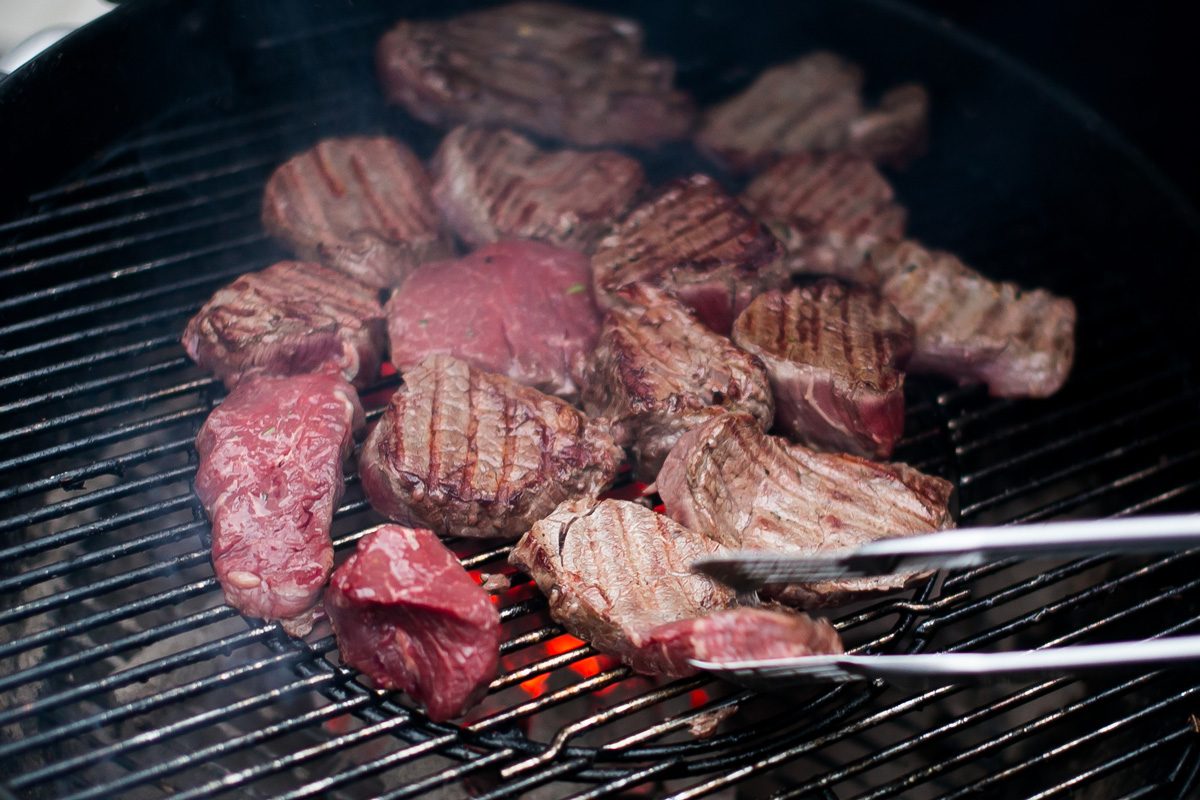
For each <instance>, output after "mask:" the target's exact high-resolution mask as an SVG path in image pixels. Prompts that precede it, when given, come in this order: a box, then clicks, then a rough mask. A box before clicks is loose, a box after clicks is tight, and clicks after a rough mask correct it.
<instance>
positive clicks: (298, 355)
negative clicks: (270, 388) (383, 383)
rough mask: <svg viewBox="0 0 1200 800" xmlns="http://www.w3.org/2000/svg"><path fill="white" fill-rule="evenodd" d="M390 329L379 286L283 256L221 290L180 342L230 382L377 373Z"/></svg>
mask: <svg viewBox="0 0 1200 800" xmlns="http://www.w3.org/2000/svg"><path fill="white" fill-rule="evenodd" d="M385 338H386V330H385V323H384V316H383V306H381V305H380V304H379V299H378V298H377V297H376V296H375V292H373V291H371V290H370V289H368V288H367V287H365V286H362V285H360V284H358V283H355V282H354V281H348V280H346V278H345V276H344V275H342V274H341V273H340V272H337V271H335V270H332V269H329V268H328V267H324V266H321V265H320V264H310V263H308V262H304V261H281V262H280V263H278V264H275V265H274V266H271V267H267V268H266V269H264V270H262V271H261V272H252V273H250V274H248V275H243V276H241V277H240V278H238V279H237V280H235V281H234V282H233V283H231V284H229V285H228V286H226V287H224V288H222V289H218V290H217V292H216V294H214V295H213V296H212V299H211V300H209V301H208V302H207V303H205V305H204V307H203V308H201V309H200V311H199V312H198V313H197V314H196V316H194V317H192V319H191V320H190V321H189V322H188V324H187V327H186V328H185V329H184V332H183V348H184V349H185V350H187V353H188V355H189V356H191V357H192V360H193V361H195V362H196V363H197V364H199V365H200V366H202V367H204V368H205V369H207V370H210V371H211V372H213V373H214V374H215V375H216V376H217V377H218V378H220V379H221V380H222V381H224V382H225V385H226V386H228V387H229V388H233V387H234V386H235V385H237V382H238V381H239V380H241V379H242V378H243V377H244V376H246V375H250V374H258V373H262V374H266V375H297V374H302V373H305V372H333V373H337V374H341V375H342V377H344V378H345V379H346V380H347V381H350V382H351V383H354V384H356V385H358V386H363V385H366V384H368V383H370V382H371V381H373V380H374V379H376V378H377V377H378V376H379V365H380V363H381V361H382V360H383V348H384V343H385Z"/></svg>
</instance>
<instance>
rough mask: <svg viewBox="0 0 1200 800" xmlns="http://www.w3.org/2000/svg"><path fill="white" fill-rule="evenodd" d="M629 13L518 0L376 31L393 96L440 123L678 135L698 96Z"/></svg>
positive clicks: (606, 140)
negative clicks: (678, 81) (655, 53)
mask: <svg viewBox="0 0 1200 800" xmlns="http://www.w3.org/2000/svg"><path fill="white" fill-rule="evenodd" d="M642 38H643V36H642V28H641V26H640V25H639V24H638V23H636V22H634V21H633V20H629V19H624V18H621V17H614V16H610V15H608V14H602V13H599V12H595V11H588V10H584V9H581V8H573V7H571V6H567V5H560V4H558V3H545V2H521V3H512V4H509V5H504V6H498V7H495V8H489V9H483V10H479V11H473V12H470V13H467V14H462V15H460V16H457V17H453V18H451V19H447V20H444V21H434V22H429V21H419V22H415V21H413V22H410V21H403V22H400V23H399V24H398V25H396V27H394V28H393V29H392V30H391V31H389V32H388V33H387V34H386V35H385V36H384V37H383V38H382V39H381V40H380V42H379V46H378V48H377V49H376V64H377V67H378V71H379V79H380V82H381V83H382V84H383V88H384V93H385V94H386V95H387V98H388V99H389V100H390V101H392V102H394V103H398V104H400V105H402V106H404V108H405V109H407V110H408V112H409V113H410V114H412V115H413V116H415V117H417V118H418V119H421V120H424V121H425V122H429V123H431V124H435V125H449V124H454V123H458V122H472V123H487V124H497V125H510V126H513V127H516V128H522V129H524V130H527V131H532V132H533V133H537V134H541V135H543V136H552V137H555V138H559V139H565V140H566V141H569V142H575V143H576V144H581V145H602V144H632V145H640V146H646V147H649V146H653V145H657V144H659V143H661V142H664V141H669V140H672V139H679V138H682V137H683V136H684V135H686V134H687V131H688V128H689V127H690V126H691V122H692V118H693V116H694V109H693V106H692V102H691V100H690V99H689V97H688V96H687V94H685V93H684V92H682V91H680V90H678V89H676V88H674V81H675V66H674V64H673V63H672V62H671V61H670V60H669V59H664V58H651V57H648V56H647V55H646V54H645V53H643V50H642Z"/></svg>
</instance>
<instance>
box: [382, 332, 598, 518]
mask: <svg viewBox="0 0 1200 800" xmlns="http://www.w3.org/2000/svg"><path fill="white" fill-rule="evenodd" d="M621 455H622V453H621V448H619V447H617V445H616V443H615V442H614V441H613V439H612V436H611V435H610V434H609V433H608V431H607V429H606V426H602V425H600V424H598V423H595V422H592V421H591V420H589V419H588V418H587V417H585V416H584V415H583V414H582V413H581V412H579V411H577V410H576V409H574V408H572V407H571V406H569V405H567V404H566V403H564V402H563V401H562V400H559V399H557V398H554V397H550V396H548V395H544V394H542V393H541V392H539V391H537V390H536V389H530V388H529V387H527V386H521V385H520V384H517V383H514V382H513V381H511V380H509V379H508V378H505V377H503V376H501V375H494V374H492V373H490V372H483V371H482V370H477V369H475V368H473V367H470V366H468V365H467V364H466V363H465V362H463V361H459V360H458V359H455V358H452V357H450V356H430V357H429V358H427V359H425V360H424V361H422V362H421V363H420V364H418V365H417V366H416V367H415V368H413V369H412V370H410V371H408V372H407V373H405V376H404V386H402V387H401V388H400V390H399V391H397V392H396V394H395V395H393V396H392V400H391V403H390V404H389V405H388V407H387V409H386V410H385V411H384V413H383V417H382V419H380V421H379V424H378V425H376V426H375V429H374V430H373V431H371V434H370V435H369V436H368V437H367V441H366V444H364V445H363V450H362V458H361V461H360V462H359V475H360V476H361V477H362V483H363V490H364V491H365V492H366V494H367V498H368V499H369V500H370V502H371V505H372V506H374V507H375V509H376V510H377V511H379V512H380V513H381V514H383V515H385V516H387V517H390V518H391V519H394V520H397V521H399V522H403V523H404V524H406V525H412V526H415V527H422V528H432V529H433V530H435V531H437V532H438V533H441V534H453V535H456V536H479V537H509V538H515V537H517V536H520V535H521V534H523V533H525V532H526V531H527V530H529V527H530V526H531V525H533V523H534V522H536V521H537V520H539V519H541V518H542V517H544V516H546V515H547V514H549V513H550V512H551V511H552V510H553V509H554V507H555V506H557V505H558V504H559V503H560V502H562V501H563V500H567V499H570V498H577V497H592V496H595V495H597V494H599V493H600V492H602V491H603V490H604V489H605V488H607V487H608V486H609V485H610V484H611V483H612V481H613V479H614V478H615V477H616V474H617V467H618V466H619V465H620V463H621Z"/></svg>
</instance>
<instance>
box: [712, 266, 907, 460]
mask: <svg viewBox="0 0 1200 800" xmlns="http://www.w3.org/2000/svg"><path fill="white" fill-rule="evenodd" d="M733 341H734V342H736V343H737V344H738V346H740V347H742V348H744V349H745V350H746V351H747V352H749V353H753V354H754V355H756V356H758V357H759V358H760V359H762V361H763V363H764V364H766V367H767V374H768V375H769V376H770V378H771V389H772V391H773V392H774V394H775V406H776V413H775V422H776V424H777V425H778V426H779V428H781V429H782V430H783V431H784V432H785V433H787V434H788V435H789V436H791V437H792V438H793V439H797V440H799V441H802V442H804V443H806V444H808V445H811V446H813V447H818V448H822V449H826V450H836V451H840V452H846V453H855V454H857V455H863V456H870V457H874V458H886V457H887V456H889V455H891V453H892V450H893V449H894V448H895V445H896V441H897V440H898V439H899V438H900V436H901V434H902V433H904V373H903V372H901V371H900V368H901V367H902V366H903V365H904V363H905V362H906V361H907V359H908V357H909V356H910V355H911V353H912V342H913V330H912V325H910V324H909V322H908V320H906V319H904V318H903V317H902V316H900V312H898V311H896V309H895V308H893V307H892V305H891V303H889V302H888V301H886V300H884V299H883V298H882V297H880V296H879V295H878V294H876V293H875V292H874V291H873V290H871V289H864V288H861V287H848V286H845V285H843V284H840V283H838V282H837V281H832V280H824V281H821V282H819V283H817V284H815V285H813V286H808V287H805V288H803V289H792V290H791V291H790V292H783V291H780V290H774V291H770V292H766V293H764V294H760V295H759V296H758V297H756V298H755V299H754V302H753V303H751V304H750V307H749V308H747V309H746V310H745V311H743V312H742V314H741V316H739V317H738V318H737V322H735V323H734V325H733Z"/></svg>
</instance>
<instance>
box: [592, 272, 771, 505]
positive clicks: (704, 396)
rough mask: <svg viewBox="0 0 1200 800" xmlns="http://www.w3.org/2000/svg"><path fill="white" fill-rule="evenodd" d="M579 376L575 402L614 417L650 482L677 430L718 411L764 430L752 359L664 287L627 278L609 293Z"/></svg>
mask: <svg viewBox="0 0 1200 800" xmlns="http://www.w3.org/2000/svg"><path fill="white" fill-rule="evenodd" d="M617 296H618V298H619V300H620V301H621V302H622V304H621V305H618V306H616V307H614V308H612V309H611V310H609V312H608V316H607V318H606V319H605V321H604V326H603V328H602V329H601V332H600V343H599V345H597V347H596V352H595V355H594V356H593V357H592V362H591V370H590V372H589V374H588V377H587V380H586V381H585V389H584V394H583V407H584V409H585V410H586V411H587V412H588V413H589V414H590V415H592V416H593V417H605V418H607V419H609V420H611V421H612V422H613V423H614V426H613V430H614V433H615V434H616V438H617V441H618V443H620V444H622V445H625V446H626V447H632V449H633V453H634V462H635V467H636V471H637V476H638V478H640V479H641V480H643V481H646V482H653V481H654V476H655V475H657V474H658V469H659V467H661V466H662V462H663V459H664V458H666V457H667V453H668V452H670V450H671V448H672V447H673V446H674V444H675V442H676V441H677V440H678V439H679V437H680V436H681V435H682V434H683V432H684V431H686V430H688V429H690V428H694V427H696V426H697V425H700V424H701V423H703V422H704V421H706V420H708V419H711V418H712V417H714V416H717V415H719V414H723V413H725V412H726V411H745V412H747V413H749V414H751V415H752V416H753V417H754V418H755V419H756V420H758V422H759V424H760V425H761V426H762V428H763V429H764V430H766V429H767V428H769V427H770V426H771V419H772V416H773V414H774V403H773V401H772V399H771V388H770V386H769V384H768V381H767V374H766V372H765V370H764V369H763V364H762V362H761V361H759V359H757V358H755V357H754V356H752V355H750V354H748V353H746V352H744V351H743V350H741V349H739V348H737V347H735V346H734V345H733V343H732V342H730V341H729V339H727V338H725V337H724V336H721V335H720V334H717V333H713V332H712V331H711V330H709V329H708V328H706V327H705V326H704V325H703V324H701V322H700V321H699V320H698V319H697V318H696V315H695V313H694V312H693V311H691V310H690V309H689V308H687V307H686V306H684V305H683V304H682V303H680V302H679V301H678V300H676V299H675V298H674V297H673V296H672V295H671V294H670V293H669V292H667V291H666V290H664V289H659V288H656V287H654V286H650V285H648V284H644V283H633V284H629V285H628V286H625V287H623V288H622V289H620V290H619V291H618V292H617Z"/></svg>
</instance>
